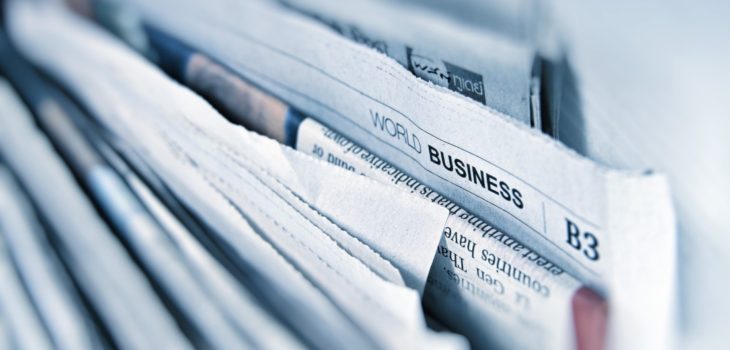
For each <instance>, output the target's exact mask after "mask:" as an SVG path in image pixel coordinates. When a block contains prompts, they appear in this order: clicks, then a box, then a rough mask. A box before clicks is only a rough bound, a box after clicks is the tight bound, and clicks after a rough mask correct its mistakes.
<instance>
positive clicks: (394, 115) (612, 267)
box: [135, 0, 676, 348]
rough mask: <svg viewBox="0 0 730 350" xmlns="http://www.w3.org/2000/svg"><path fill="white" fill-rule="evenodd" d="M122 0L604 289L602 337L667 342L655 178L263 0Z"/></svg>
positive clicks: (662, 220) (664, 203)
mask: <svg viewBox="0 0 730 350" xmlns="http://www.w3.org/2000/svg"><path fill="white" fill-rule="evenodd" d="M135 3H136V6H138V7H139V8H140V9H141V10H142V11H143V14H144V16H145V17H146V18H147V20H148V21H149V22H150V23H152V24H153V25H156V26H159V27H161V28H163V29H165V30H166V31H168V32H170V33H174V34H175V35H177V36H179V37H180V38H182V39H183V40H184V41H186V42H187V43H189V44H190V45H193V46H195V47H197V48H199V49H201V50H202V51H204V52H206V53H208V54H210V55H212V56H213V57H215V58H216V59H218V60H220V61H221V62H223V63H224V64H226V65H227V66H229V67H231V68H232V69H234V70H235V71H237V72H238V73H239V74H241V75H242V76H244V77H246V78H247V79H250V80H251V81H253V82H254V83H256V84H257V85H259V86H261V87H263V88H265V89H266V90H268V91H270V92H272V93H274V94H275V95H277V96H279V97H281V98H282V99H284V100H285V101H287V102H288V103H290V104H292V105H293V106H295V107H296V108H298V109H300V110H301V111H304V112H305V113H307V114H309V115H313V116H316V117H317V118H318V119H319V120H320V121H321V122H323V123H324V124H326V125H327V126H328V127H331V128H332V129H334V130H337V131H339V132H341V133H343V134H345V135H347V137H349V138H350V139H352V140H353V141H354V142H356V143H357V144H361V145H365V146H367V147H368V148H369V149H370V150H371V151H373V152H375V153H376V154H378V155H380V156H382V158H383V159H385V160H387V161H388V162H390V163H391V164H393V165H394V166H397V167H398V168H400V169H402V170H403V171H404V172H406V173H407V174H410V175H412V176H414V178H416V179H418V180H419V181H421V182H422V183H424V184H428V185H429V187H430V188H433V189H434V190H435V191H437V192H438V193H440V194H442V195H444V196H446V198H448V199H450V200H453V201H454V202H455V203H457V204H459V205H460V206H462V207H464V208H467V209H468V210H469V211H470V212H472V213H477V215H479V216H480V217H482V218H486V219H489V221H490V222H493V223H494V225H495V226H496V227H498V228H499V229H500V230H502V231H503V232H508V233H509V234H511V235H513V236H514V237H515V238H516V239H519V240H520V242H522V243H523V244H525V246H529V247H532V248H534V249H535V250H536V251H538V252H540V253H541V254H543V255H544V256H545V257H546V258H547V259H549V260H550V261H553V262H555V263H556V264H557V265H558V266H561V267H564V268H565V269H566V271H568V272H570V273H571V274H572V275H574V276H576V277H578V279H579V280H580V281H582V282H583V283H586V284H588V285H591V286H593V287H595V288H597V289H599V290H601V291H603V292H604V293H605V294H606V295H607V296H608V297H609V299H610V302H611V318H610V319H611V326H610V337H609V338H610V339H611V342H612V345H613V346H615V347H619V348H620V347H631V348H642V347H661V346H664V345H667V344H669V343H670V342H671V339H672V337H673V334H674V317H675V315H674V309H675V303H674V297H675V275H674V271H675V264H676V261H675V253H674V252H675V246H676V239H675V236H676V233H675V227H674V217H673V215H674V214H673V209H672V207H671V202H670V196H669V191H668V187H667V182H666V179H665V178H664V177H663V176H662V175H660V174H646V173H640V172H635V173H634V172H622V171H616V170H612V169H606V168H603V167H601V166H599V165H597V164H595V163H592V162H591V161H589V160H587V159H585V158H581V157H580V156H578V155H577V154H575V153H574V152H572V151H570V150H568V149H567V148H565V147H564V146H562V145H560V144H559V143H558V142H556V141H554V140H551V139H549V138H548V137H546V136H544V135H540V134H539V133H537V132H535V131H531V130H528V129H527V128H525V127H523V126H522V125H519V124H518V123H516V122H514V121H512V120H511V119H510V118H509V117H506V116H505V115H503V114H501V113H499V112H497V111H494V110H492V109H490V108H489V107H486V106H483V105H481V104H478V103H476V102H474V101H470V100H469V99H466V98H464V97H463V96H459V95H457V94H454V93H453V92H451V91H448V90H447V89H444V88H440V87H438V86H433V85H429V84H427V83H425V82H423V81H421V80H420V79H418V78H417V77H415V76H413V75H412V74H411V73H410V72H408V71H407V70H406V69H404V68H403V67H402V66H401V65H400V64H398V63H397V62H395V61H393V60H392V59H389V58H387V57H385V56H384V55H382V54H380V53H378V52H376V51H373V50H371V49H368V48H366V47H363V46H361V45H357V44H355V43H352V42H349V41H348V40H345V39H344V38H342V37H341V36H339V35H337V34H335V33H333V32H332V31H331V30H329V29H328V28H327V27H326V26H324V25H322V24H319V23H315V22H313V21H311V20H308V19H306V18H304V17H302V16H301V15H298V14H293V13H290V12H287V11H286V10H284V9H282V8H277V7H276V6H273V5H270V4H264V3H257V2H248V3H234V2H228V1H222V0H221V1H216V2H215V6H213V5H211V6H200V5H196V4H192V3H187V2H176V5H175V9H176V11H174V12H175V13H174V15H173V13H172V12H171V11H169V8H170V5H169V4H167V5H166V4H164V3H147V2H141V1H137V2H135ZM181 18H184V19H185V20H184V21H183V20H181ZM212 38H215V39H212ZM232 47H235V49H231V48H232ZM475 238H476V237H475ZM648 249H650V250H651V251H652V254H654V256H655V257H656V258H654V259H651V260H650V261H649V260H647V259H645V258H644V254H643V253H644V252H645V251H646V250H648Z"/></svg>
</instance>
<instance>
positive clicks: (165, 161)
mask: <svg viewBox="0 0 730 350" xmlns="http://www.w3.org/2000/svg"><path fill="white" fill-rule="evenodd" d="M13 10H14V11H13V24H12V25H11V26H12V28H13V30H12V32H13V35H14V38H15V39H17V40H16V42H17V43H18V44H19V45H20V46H21V48H22V50H23V51H24V52H25V53H26V54H28V55H29V56H30V57H31V59H32V60H34V61H35V62H36V63H38V64H40V65H41V66H43V67H44V68H46V69H48V70H49V71H50V72H52V74H54V75H56V76H57V77H59V78H61V79H62V80H63V81H64V83H66V84H68V86H69V87H70V88H71V90H72V91H73V92H74V93H75V94H77V95H78V96H80V97H81V99H82V100H83V101H84V102H85V104H86V105H87V106H88V107H89V108H90V109H91V110H92V111H94V115H96V116H98V117H99V118H101V120H100V121H101V122H102V123H103V124H104V125H105V126H106V127H107V128H109V129H110V130H113V132H115V133H116V134H117V135H119V136H120V137H121V138H123V139H125V140H127V141H128V142H129V143H130V144H132V145H134V147H135V148H137V149H138V153H139V154H140V155H141V156H142V157H143V158H144V159H145V160H146V161H147V162H148V163H149V164H150V165H151V166H152V168H153V169H154V170H155V171H156V172H158V174H159V176H160V177H161V178H162V179H163V180H164V181H165V182H166V183H168V184H169V185H170V186H171V188H173V190H174V191H175V192H176V194H177V195H178V196H179V197H181V198H182V199H183V200H184V201H186V204H187V205H189V206H191V207H193V208H194V209H195V210H196V211H199V212H201V216H202V217H204V218H205V220H210V221H209V223H212V222H213V221H218V220H219V218H220V217H221V215H222V214H223V215H232V216H233V217H228V218H227V219H225V220H222V221H224V222H226V221H227V223H228V225H227V226H235V225H239V224H241V223H243V227H242V228H243V229H244V230H245V229H246V227H247V225H245V223H248V224H251V225H252V228H253V230H251V228H248V230H250V231H249V232H247V233H244V232H240V231H241V229H239V230H236V231H238V232H240V233H237V234H240V235H242V236H245V237H246V239H247V240H249V241H252V242H249V243H253V244H256V245H258V246H260V248H257V249H260V250H261V252H260V253H261V254H264V253H266V254H265V255H263V256H262V260H261V262H260V263H265V264H267V265H269V264H271V263H272V262H275V261H276V260H277V259H282V258H286V259H287V260H288V261H289V262H291V264H292V265H293V266H294V267H296V268H297V269H298V270H299V271H301V273H302V275H303V276H304V277H305V278H306V279H307V281H309V282H311V283H312V284H313V285H314V286H315V287H316V288H317V289H318V290H321V291H322V293H323V294H324V295H326V296H327V298H328V300H330V301H331V302H333V303H334V304H335V305H336V306H337V307H338V308H339V309H341V310H342V311H343V312H344V313H345V314H346V315H347V316H348V317H350V318H351V319H352V320H353V322H354V323H355V324H356V325H357V326H358V328H360V329H361V330H362V331H364V332H365V333H366V334H367V335H368V336H369V337H370V338H371V339H373V340H375V341H376V343H375V344H378V345H380V346H385V347H403V346H406V347H412V346H419V347H422V346H444V345H449V347H461V346H463V345H464V343H463V342H462V341H461V340H460V339H459V338H452V337H451V336H447V335H443V336H441V335H439V336H436V337H435V336H434V335H432V334H430V333H429V332H428V331H427V330H426V329H425V323H424V321H423V315H422V314H421V310H420V298H419V297H418V294H417V293H416V292H415V291H413V290H409V289H406V288H404V287H401V286H398V285H395V284H392V283H389V282H387V281H385V280H383V279H382V278H381V277H380V276H378V275H377V274H375V273H374V272H373V271H372V270H370V269H369V268H368V267H367V266H366V265H364V264H363V263H362V261H360V260H358V259H356V258H354V257H353V256H351V255H349V254H348V253H347V252H346V251H345V250H342V249H341V248H340V247H339V246H338V244H337V242H335V241H334V240H332V239H331V237H328V236H327V235H326V234H325V233H324V232H322V231H321V230H320V229H319V228H318V227H317V226H316V225H314V224H313V223H312V222H311V221H309V220H308V219H307V217H308V216H310V215H319V214H317V212H316V211H314V210H313V209H310V213H300V212H298V211H296V210H293V208H292V207H291V205H290V204H289V202H290V201H292V200H294V198H292V197H293V196H294V194H292V193H290V194H289V195H288V196H287V195H286V192H285V191H282V190H281V189H277V188H276V186H274V185H273V183H272V185H271V186H272V187H273V188H269V187H268V186H266V184H267V181H268V180H266V181H262V178H264V179H265V178H266V177H267V176H271V175H268V174H266V173H264V172H262V171H261V170H257V169H255V168H253V167H249V166H246V164H247V162H249V161H250V160H248V158H247V156H246V155H247V154H249V153H251V151H252V150H255V149H256V147H257V146H256V142H255V141H256V140H255V139H251V138H248V137H246V135H247V132H246V131H245V130H243V129H242V128H234V127H233V126H231V125H230V124H228V123H227V122H225V121H224V119H223V118H222V117H221V116H220V115H218V114H217V113H216V112H215V111H214V110H213V109H212V107H210V106H209V105H208V104H207V103H205V102H204V101H203V100H202V99H201V98H200V97H198V96H197V95H195V94H193V93H192V92H190V91H189V90H187V89H184V88H181V87H180V86H178V85H176V84H175V83H173V82H172V81H170V80H169V78H167V77H165V76H164V75H163V74H162V73H161V72H160V71H159V70H157V69H156V68H154V67H152V66H151V65H150V64H149V63H147V62H145V61H144V60H143V59H142V58H141V57H139V56H137V55H136V54H134V53H133V52H132V51H130V50H129V49H127V48H125V47H123V46H122V44H121V43H120V42H117V41H116V40H114V39H111V38H110V37H109V36H108V35H106V34H104V33H102V32H100V31H99V30H98V29H93V28H92V27H91V26H89V25H88V24H85V23H80V22H79V20H78V19H74V18H72V17H71V16H70V15H69V14H65V13H62V12H61V11H58V10H54V9H52V8H50V7H49V8H44V7H37V8H33V6H32V5H30V6H25V5H20V4H17V5H15V6H13ZM41 17H42V19H39V18H41ZM39 33H42V35H40V36H38V35H37V34H39ZM54 45H55V46H56V47H58V48H61V47H63V50H55V49H53V47H54ZM81 58H83V63H82V64H79V63H80V62H79V60H80V59H81ZM101 77H103V78H101ZM226 128H227V129H229V130H233V131H235V134H234V135H236V136H237V137H236V138H232V139H222V138H220V137H216V136H218V135H220V134H224V135H225V132H226V130H225V129H226ZM230 133H231V134H233V132H230ZM258 141H259V142H261V139H258ZM226 147H227V148H228V150H229V151H231V150H234V151H235V150H242V151H241V152H240V153H238V154H236V153H233V154H226V153H225V152H221V151H222V150H225V148H226ZM266 147H268V149H266V151H265V152H264V153H262V154H260V155H259V157H265V158H267V159H268V163H266V164H275V163H276V162H275V161H279V160H283V159H282V157H281V154H282V152H283V151H282V146H280V145H278V144H276V143H275V142H274V141H269V143H268V146H266ZM243 151H246V153H243ZM254 153H255V152H254ZM231 155H233V157H231ZM251 158H253V159H255V157H251ZM235 159H238V160H239V162H238V163H236V162H233V160H235ZM310 161H313V160H311V159H310ZM295 165H296V164H295ZM321 166H324V167H327V166H328V165H325V164H324V163H321ZM284 167H285V168H286V169H287V170H295V171H296V170H299V169H297V168H296V167H294V166H292V165H289V166H287V165H286V164H284ZM307 175H308V176H310V177H316V176H318V175H322V176H320V177H319V181H322V182H325V183H327V186H337V185H338V184H339V183H345V184H347V187H342V188H341V191H345V190H352V189H353V188H354V189H356V190H358V191H362V193H367V194H368V196H369V197H370V198H372V200H373V203H378V205H380V206H383V207H385V208H387V206H388V205H389V203H390V202H389V200H392V199H394V198H395V199H399V198H397V197H394V196H396V195H401V196H403V195H405V194H404V193H402V192H396V191H392V190H384V189H383V188H384V186H382V185H381V184H378V183H377V182H373V181H370V180H366V181H368V182H367V183H366V186H367V187H364V188H362V189H358V188H357V187H355V186H356V185H357V182H358V181H360V180H362V178H361V177H358V176H356V175H353V174H350V173H347V172H342V173H341V174H339V176H340V177H342V178H347V177H351V178H352V179H342V181H343V182H339V181H336V180H335V179H334V178H331V177H326V176H327V175H329V172H323V173H321V174H307ZM302 178H305V177H304V176H302ZM282 182H283V183H287V182H285V181H282ZM287 184H288V183H287ZM291 185H292V186H293V187H294V188H297V187H296V186H303V185H302V181H301V179H300V180H299V182H298V183H297V182H293V183H292V184H291ZM196 187H197V188H201V187H202V189H201V190H202V191H200V190H196ZM302 188H303V189H305V190H307V191H308V192H304V193H297V194H298V195H299V196H300V197H301V198H305V197H311V198H312V202H313V203H311V204H312V205H315V204H317V203H319V201H321V199H319V198H318V197H320V193H327V192H326V191H323V190H318V191H313V190H311V189H315V190H316V189H317V187H311V186H310V187H306V186H304V187H302ZM381 193H382V195H381ZM191 195H193V196H196V197H197V199H196V200H189V198H190V197H191ZM389 195H390V196H389ZM380 196H382V198H383V199H381V198H380ZM287 197H288V198H287ZM321 197H323V198H325V199H326V198H327V197H324V196H321ZM395 202H401V201H400V200H397V201H395ZM340 204H341V205H342V203H340ZM370 204H371V205H372V203H370ZM419 204H420V205H412V206H410V209H411V210H409V212H407V213H402V214H404V216H409V215H415V216H418V215H423V214H433V213H441V215H442V216H441V218H436V219H434V220H435V221H436V222H437V223H438V226H433V227H427V228H426V229H424V230H422V231H425V233H424V232H419V234H420V235H424V234H428V233H431V236H432V237H431V238H430V240H431V241H433V242H434V244H435V242H437V241H438V239H439V237H438V232H439V231H440V228H441V225H443V220H444V219H445V217H446V214H447V213H446V212H445V211H444V210H443V209H441V208H438V207H437V206H434V205H432V204H430V203H428V202H426V201H421V203H419ZM396 208H404V207H396ZM213 212H215V213H213ZM209 214H211V215H209ZM424 218H425V216H424ZM244 220H245V221H244ZM423 221H425V222H429V223H433V221H431V220H423ZM405 222H406V223H408V224H412V223H413V222H412V220H405ZM234 223H235V225H232V224H234ZM393 226H394V227H396V228H397V227H399V226H395V225H393ZM403 228H404V229H405V230H408V229H411V228H409V227H403ZM229 232H230V231H229ZM234 232H235V231H234ZM254 232H255V233H254ZM392 232H394V233H400V231H399V230H397V229H394V230H393V231H392ZM259 235H260V237H259ZM261 238H264V239H265V240H266V242H267V243H270V244H271V246H273V247H274V248H275V249H276V250H277V251H278V252H279V253H280V254H281V255H278V254H276V253H274V252H272V251H271V250H270V248H268V249H266V248H265V245H266V244H267V243H265V242H264V241H262V240H261ZM424 238H428V237H424ZM424 240H427V239H424ZM391 242H396V240H392V241H391ZM262 244H263V245H264V246H262ZM404 249H411V247H404ZM429 255H430V254H429ZM281 262H283V261H281ZM430 262H431V256H428V260H427V262H426V263H424V264H416V265H417V266H418V267H419V268H420V269H424V268H425V267H428V266H429V265H430ZM424 265H425V267H424ZM272 267H273V266H271V265H270V266H269V268H270V271H269V273H271V274H275V275H277V276H281V278H282V280H284V281H286V283H287V284H289V283H290V282H291V281H290V280H289V278H291V279H293V280H294V281H296V278H295V276H286V273H287V272H289V273H294V271H292V270H291V267H289V268H284V267H281V268H279V269H273V268H272ZM289 288H291V287H289ZM303 289H306V287H304V288H303ZM299 292H300V291H297V293H299ZM312 299H313V301H315V300H317V299H316V298H312ZM305 300H306V299H305ZM307 302H308V301H307ZM323 309H324V310H327V308H326V307H323ZM322 318H324V317H322ZM321 321H322V320H320V319H319V318H318V322H321ZM434 340H436V342H434ZM445 342H446V343H445Z"/></svg>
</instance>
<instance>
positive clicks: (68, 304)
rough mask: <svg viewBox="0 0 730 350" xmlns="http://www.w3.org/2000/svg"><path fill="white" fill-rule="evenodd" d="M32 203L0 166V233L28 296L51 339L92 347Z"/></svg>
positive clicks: (65, 344) (77, 303) (88, 327)
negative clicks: (0, 232) (32, 210)
mask: <svg viewBox="0 0 730 350" xmlns="http://www.w3.org/2000/svg"><path fill="white" fill-rule="evenodd" d="M30 210H31V207H30V204H29V203H28V202H27V199H26V198H24V197H23V196H22V195H21V193H20V192H19V189H18V187H17V185H16V184H15V183H14V182H13V181H12V179H11V178H10V174H9V173H8V172H7V170H6V169H4V168H2V167H0V213H2V216H3V217H2V218H1V219H0V226H1V227H2V228H0V231H4V239H5V245H6V247H7V249H8V255H9V256H10V257H12V260H13V261H14V262H15V266H16V271H17V272H18V274H19V275H20V276H21V278H22V279H23V281H24V282H25V284H26V286H27V287H26V288H27V294H28V297H29V298H30V299H31V300H32V302H33V303H34V304H35V307H36V308H37V309H38V314H39V317H40V319H41V320H42V322H43V323H44V324H45V325H46V329H47V330H48V336H49V339H50V340H51V341H52V342H53V343H54V344H56V345H57V346H61V347H66V348H69V349H71V348H75V349H82V348H92V347H94V345H95V344H94V340H95V338H96V337H95V335H94V334H93V333H91V332H90V330H91V325H90V324H89V323H88V322H86V320H85V316H86V315H85V314H84V313H83V312H82V311H81V310H80V308H81V304H80V300H78V299H77V297H76V296H75V295H73V294H72V292H70V288H71V284H70V283H71V282H70V280H68V277H67V276H65V274H64V272H63V271H62V270H60V268H61V262H60V261H58V259H55V253H53V252H51V251H50V246H49V245H48V242H47V241H46V239H45V238H43V237H41V236H40V235H42V234H43V233H42V231H40V227H38V225H37V221H35V220H37V219H36V218H35V217H32V216H30Z"/></svg>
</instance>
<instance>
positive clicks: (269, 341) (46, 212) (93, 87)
mask: <svg viewBox="0 0 730 350" xmlns="http://www.w3.org/2000/svg"><path fill="white" fill-rule="evenodd" d="M489 3H490V4H491V5H489V6H492V7H493V10H494V11H493V12H491V13H493V14H494V18H491V19H490V18H487V19H485V20H490V21H489V23H491V25H490V26H486V27H483V26H475V25H473V23H470V22H469V21H466V20H465V21H463V22H460V21H456V20H454V18H455V16H452V15H450V14H448V13H447V12H446V11H434V10H429V9H428V7H425V6H420V5H415V4H412V3H410V2H406V1H404V2H385V1H371V0H368V1H366V0H352V1H345V2H343V1H327V0H316V1H305V0H281V1H274V0H270V1H267V0H249V1H234V0H209V1H194V0H175V1H172V0H158V1H147V0H132V1H114V0H96V1H69V2H68V3H60V2H57V1H34V2H31V1H20V0H16V1H13V0H10V1H7V2H6V4H5V6H4V17H5V18H4V23H3V29H2V35H0V41H1V43H2V44H1V45H2V51H1V54H0V74H1V75H2V79H1V80H0V105H2V116H1V117H0V207H2V211H0V274H2V283H1V284H0V348H55V347H58V348H71V349H82V348H97V347H111V348H117V347H119V348H134V349H140V348H141V349H156V348H175V349H181V348H190V347H192V348H221V349H228V348H275V349H280V348H286V349H289V348H326V349H330V348H396V349H402V348H418V349H421V348H438V349H463V348H469V347H473V348H500V349H501V348H518V349H524V348H548V349H565V348H578V349H602V348H613V349H624V348H637V349H647V348H666V347H668V346H669V345H670V344H671V343H672V341H673V337H674V336H675V326H676V325H675V317H676V316H675V313H676V312H675V309H676V307H675V304H676V302H675V298H676V289H675V284H676V281H675V275H676V257H675V250H676V233H675V227H674V216H673V215H674V214H673V209H672V205H671V200H670V194H669V189H668V186H667V181H666V179H665V178H664V177H663V176H662V175H660V174H646V173H640V172H625V171H618V170H613V169H608V168H605V167H603V166H601V165H598V164H596V163H594V162H592V161H590V160H588V159H586V158H584V157H582V156H580V155H578V153H576V152H575V151H573V150H571V149H569V148H567V147H566V146H564V144H563V143H561V142H560V141H559V140H556V137H557V138H560V139H561V140H562V139H563V138H564V137H565V138H566V139H569V140H576V139H579V138H580V135H570V134H565V135H561V134H560V133H559V132H558V131H559V128H560V126H561V125H562V123H565V122H566V121H571V117H572V116H571V109H570V108H568V107H565V108H560V106H561V100H562V95H561V92H562V91H565V89H569V88H570V87H567V85H568V84H567V83H566V82H567V81H569V79H565V76H566V75H565V72H564V70H563V68H562V66H561V62H560V54H559V53H556V49H555V47H557V46H559V45H549V43H550V42H551V41H552V39H551V38H536V37H535V35H534V34H533V33H534V28H532V25H527V24H528V23H536V22H539V21H537V20H536V19H535V18H534V16H533V15H534V14H533V13H532V12H530V11H527V10H529V8H531V7H530V4H531V3H532V2H530V1H520V2H515V3H514V4H512V3H511V2H501V1H493V2H489ZM484 6H487V5H484ZM437 7H438V4H435V5H434V8H437ZM523 10H524V11H523ZM538 39H539V40H538ZM537 41H540V43H541V44H537ZM546 42H547V43H548V44H545V43H546ZM568 143H569V142H568Z"/></svg>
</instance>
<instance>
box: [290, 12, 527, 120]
mask: <svg viewBox="0 0 730 350" xmlns="http://www.w3.org/2000/svg"><path fill="white" fill-rule="evenodd" d="M281 3H283V4H285V5H286V6H287V7H288V8H292V9H294V10H296V11H298V12H301V13H303V14H305V15H307V16H309V17H312V18H314V19H316V20H318V21H320V22H322V23H324V24H325V25H327V26H328V27H330V28H332V30H334V31H335V32H337V33H339V34H341V35H343V36H345V37H347V38H349V39H351V40H353V41H355V42H357V43H359V44H362V45H365V46H367V47H370V48H372V49H374V50H376V51H378V52H381V53H383V54H385V55H387V56H388V57H391V58H393V59H394V60H396V61H397V62H398V63H400V65H402V66H403V67H405V68H407V69H408V70H409V71H411V72H412V73H413V74H414V75H416V76H418V77H420V78H422V79H424V80H426V81H428V82H431V83H433V84H435V85H438V86H441V87H444V88H447V89H449V90H451V91H453V92H454V93H457V94H460V95H463V96H466V97H468V98H470V99H472V100H474V101H477V102H479V103H482V104H486V105H487V106H489V107H492V108H494V109H496V110H498V111H500V112H502V113H504V114H506V115H509V116H510V117H513V118H515V119H517V120H519V121H521V122H523V123H525V124H527V125H530V126H532V127H535V128H537V129H540V127H541V125H540V124H541V118H540V104H539V101H540V99H539V98H540V96H539V88H540V76H539V69H536V65H537V64H539V60H538V59H537V57H536V52H535V51H534V49H531V48H530V47H528V46H526V45H523V44H521V43H517V42H514V41H510V40H507V39H506V38H503V37H501V36H498V35H494V34H493V33H490V32H488V31H480V30H475V29H474V28H473V27H469V26H464V25H461V24H460V23H458V22H455V21H447V20H445V19H444V18H443V17H442V16H438V15H435V14H433V13H430V12H428V11H423V10H421V9H419V8H417V7H413V6H402V5H398V4H395V3H387V2H383V1H360V0H355V1H349V2H347V3H344V2H341V1H330V0H316V1H301V0H282V1H281ZM352 8H357V9H358V11H352V10H351V9H352ZM454 38H459V40H454ZM477 48H478V49H477Z"/></svg>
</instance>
